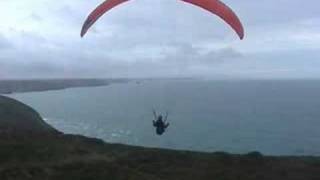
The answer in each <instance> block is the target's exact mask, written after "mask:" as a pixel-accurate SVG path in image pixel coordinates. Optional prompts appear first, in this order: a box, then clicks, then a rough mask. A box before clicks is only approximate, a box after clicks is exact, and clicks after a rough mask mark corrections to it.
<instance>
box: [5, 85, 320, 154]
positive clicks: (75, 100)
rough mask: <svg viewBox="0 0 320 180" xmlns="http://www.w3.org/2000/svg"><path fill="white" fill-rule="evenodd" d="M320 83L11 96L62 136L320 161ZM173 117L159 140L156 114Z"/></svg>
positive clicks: (109, 88) (106, 88)
mask: <svg viewBox="0 0 320 180" xmlns="http://www.w3.org/2000/svg"><path fill="white" fill-rule="evenodd" d="M319 93H320V80H195V79H193V80H192V79H180V80H178V79H173V80H170V79H169V80H168V79H166V80H142V81H131V82H129V83H117V84H111V85H108V86H103V87H83V88H70V89H65V90H57V91H45V92H30V93H17V94H11V95H9V96H10V97H12V98H15V99H17V100H19V101H22V102H23V103H26V104H28V105H30V106H31V107H33V108H34V109H35V110H37V111H38V112H39V113H40V114H41V116H42V117H43V118H44V119H45V120H46V121H47V122H48V123H49V124H51V125H52V126H53V127H55V128H57V129H58V130H60V131H62V132H64V133H70V134H80V135H85V136H90V137H96V138H101V139H103V140H104V141H106V142H109V143H121V144H129V145H137V146H144V147H155V148H168V149H178V150H192V151H202V152H216V151H225V152H229V153H239V154H243V153H248V152H252V151H259V152H261V153H263V154H266V155H288V156H291V155H306V156H309V155H315V156H319V155H320V94H319ZM153 109H154V110H156V111H157V113H158V114H163V115H164V114H166V113H168V121H169V122H170V126H169V127H168V129H167V131H166V132H165V133H164V134H163V135H162V136H158V135H156V133H155V129H154V127H153V126H152V120H153V114H152V111H153Z"/></svg>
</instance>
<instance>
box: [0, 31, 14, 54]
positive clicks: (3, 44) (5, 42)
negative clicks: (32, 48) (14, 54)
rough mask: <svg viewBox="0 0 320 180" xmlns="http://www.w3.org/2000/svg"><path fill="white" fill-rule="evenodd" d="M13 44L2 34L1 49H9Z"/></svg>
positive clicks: (0, 39)
mask: <svg viewBox="0 0 320 180" xmlns="http://www.w3.org/2000/svg"><path fill="white" fill-rule="evenodd" d="M11 46H12V44H11V43H10V42H9V41H8V39H7V38H5V37H4V36H2V35H1V34H0V51H1V50H3V49H8V48H10V47H11Z"/></svg>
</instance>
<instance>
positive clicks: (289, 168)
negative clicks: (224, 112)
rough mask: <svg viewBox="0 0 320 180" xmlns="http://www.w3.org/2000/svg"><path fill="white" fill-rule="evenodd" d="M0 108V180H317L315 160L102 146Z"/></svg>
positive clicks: (30, 114) (1, 102)
mask: <svg viewBox="0 0 320 180" xmlns="http://www.w3.org/2000/svg"><path fill="white" fill-rule="evenodd" d="M0 109H1V113H0V125H1V126H0V129H1V130H2V131H3V129H2V128H3V127H5V128H6V129H8V128H9V129H14V130H15V131H13V130H10V131H7V132H6V133H2V134H0V179H1V180H25V179H26V180H28V179H30V180H58V179H59V180H73V179H76V180H106V179H110V180H126V179H128V180H196V179H201V180H202V179H203V180H318V179H320V158H316V157H265V156H263V155H261V154H260V153H258V152H253V153H249V154H246V155H232V154H228V153H224V152H217V153H199V152H188V151H173V150H164V149H150V148H143V147H133V146H126V145H120V144H108V143H105V142H103V141H102V140H99V139H94V138H87V137H84V136H77V135H66V134H62V133H59V132H57V131H56V130H54V129H53V128H52V127H50V126H49V125H47V124H46V123H45V122H44V121H42V120H41V118H40V116H39V115H38V113H36V112H35V111H34V110H32V109H31V108H30V107H27V106H25V105H23V104H22V103H19V102H17V101H15V100H11V99H9V98H5V97H2V96H1V97H0ZM11 120H12V121H11ZM11 126H12V127H11ZM26 129H27V131H26ZM20 132H27V133H20ZM28 132H33V133H28ZM8 134H10V135H8Z"/></svg>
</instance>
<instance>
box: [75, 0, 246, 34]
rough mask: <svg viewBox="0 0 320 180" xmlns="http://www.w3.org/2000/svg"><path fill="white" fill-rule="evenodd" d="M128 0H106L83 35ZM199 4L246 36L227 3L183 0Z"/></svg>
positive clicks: (86, 24) (217, 0)
mask: <svg viewBox="0 0 320 180" xmlns="http://www.w3.org/2000/svg"><path fill="white" fill-rule="evenodd" d="M126 1H128V0H106V1H105V2H103V3H102V4H100V5H99V6H98V7H97V8H96V9H95V10H94V11H92V12H91V13H90V15H89V16H88V18H87V20H86V21H85V23H84V24H83V26H82V30H81V37H83V36H84V35H85V34H86V33H87V31H88V30H89V29H90V27H91V26H92V25H93V24H94V23H95V22H96V21H97V20H98V19H99V18H100V17H101V16H102V15H103V14H104V13H106V12H107V11H109V10H110V9H112V8H114V7H116V6H118V5H119V4H121V3H124V2H126ZM181 1H184V2H187V3H190V4H193V5H196V6H199V7H201V8H203V9H205V10H207V11H209V12H211V13H213V14H215V15H217V16H219V17H220V18H221V19H223V20H224V21H225V22H226V23H228V24H229V25H230V26H231V28H232V29H233V30H234V31H235V32H236V33H237V34H238V36H239V38H240V39H243V37H244V30H243V26H242V24H241V22H240V20H239V18H238V16H237V15H236V14H235V13H234V12H233V11H232V9H231V8H229V7H228V6H227V5H226V4H224V3H223V2H221V1H220V0H181Z"/></svg>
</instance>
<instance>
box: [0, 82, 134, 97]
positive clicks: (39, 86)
mask: <svg viewBox="0 0 320 180" xmlns="http://www.w3.org/2000/svg"><path fill="white" fill-rule="evenodd" d="M129 81H130V80H129V79H125V78H118V79H28V80H0V94H11V93H22V92H34V91H49V90H61V89H67V88H74V87H94V86H107V85H109V84H112V83H126V82H129Z"/></svg>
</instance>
